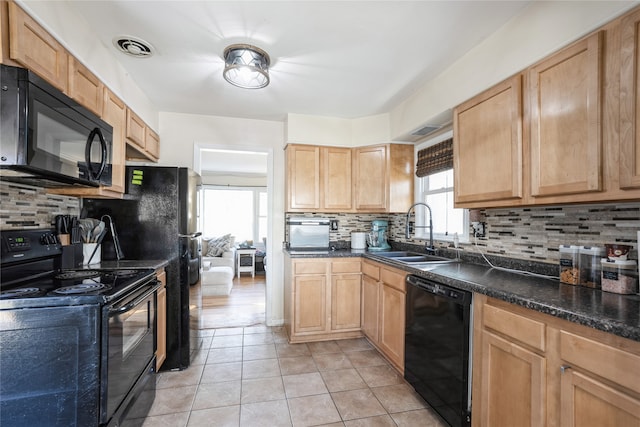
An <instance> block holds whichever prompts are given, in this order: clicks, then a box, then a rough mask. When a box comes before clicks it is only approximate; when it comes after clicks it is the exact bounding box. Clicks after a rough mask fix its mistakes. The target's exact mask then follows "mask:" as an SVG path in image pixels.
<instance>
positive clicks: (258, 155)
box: [194, 145, 273, 329]
mask: <svg viewBox="0 0 640 427" xmlns="http://www.w3.org/2000/svg"><path fill="white" fill-rule="evenodd" d="M196 154H197V158H196V160H198V161H197V162H194V164H198V165H200V174H201V176H202V183H203V185H202V188H201V191H200V195H199V199H200V203H199V204H200V208H199V222H200V225H201V227H200V229H201V230H202V231H203V236H204V237H209V238H211V237H219V236H222V235H225V234H231V235H232V236H233V237H234V245H235V246H245V247H251V248H255V250H256V252H255V255H256V256H255V270H254V272H253V274H249V273H247V272H242V273H241V274H240V275H238V273H237V262H236V266H235V267H234V273H235V274H234V276H233V286H232V288H231V291H230V293H229V294H227V295H216V296H206V297H205V296H203V298H202V316H201V326H200V327H201V329H212V328H226V327H247V326H254V325H258V324H266V319H267V314H268V313H267V310H268V304H267V300H268V295H269V293H268V288H269V283H270V274H269V269H268V268H264V264H265V263H268V253H269V242H270V240H271V239H270V238H269V236H270V235H271V230H272V226H271V223H272V219H271V217H270V215H269V212H270V209H271V197H270V191H271V186H270V185H269V183H270V182H272V180H273V178H272V176H271V174H270V169H271V168H269V167H268V165H269V164H270V162H272V153H271V150H270V149H249V148H248V149H240V148H233V149H232V148H229V147H221V146H211V145H207V146H202V145H200V146H199V147H198V148H197V149H196Z"/></svg>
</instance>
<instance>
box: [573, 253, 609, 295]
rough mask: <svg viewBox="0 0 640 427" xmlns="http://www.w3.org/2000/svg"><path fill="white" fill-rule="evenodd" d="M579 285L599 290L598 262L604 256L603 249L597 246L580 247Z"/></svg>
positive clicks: (599, 274)
mask: <svg viewBox="0 0 640 427" xmlns="http://www.w3.org/2000/svg"><path fill="white" fill-rule="evenodd" d="M579 253H580V285H582V286H586V287H588V288H598V289H600V283H601V282H600V279H601V268H602V267H601V265H600V260H601V259H602V257H604V256H605V253H606V251H605V249H604V248H599V247H597V246H580V250H579Z"/></svg>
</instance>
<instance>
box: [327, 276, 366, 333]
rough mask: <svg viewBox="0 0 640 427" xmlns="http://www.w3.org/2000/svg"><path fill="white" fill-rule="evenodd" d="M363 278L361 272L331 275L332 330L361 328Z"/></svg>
mask: <svg viewBox="0 0 640 427" xmlns="http://www.w3.org/2000/svg"><path fill="white" fill-rule="evenodd" d="M360 289H361V279H360V275H359V274H338V275H333V276H332V277H331V330H332V331H339V330H344V329H356V330H357V329H360V305H361V298H362V295H361V291H360Z"/></svg>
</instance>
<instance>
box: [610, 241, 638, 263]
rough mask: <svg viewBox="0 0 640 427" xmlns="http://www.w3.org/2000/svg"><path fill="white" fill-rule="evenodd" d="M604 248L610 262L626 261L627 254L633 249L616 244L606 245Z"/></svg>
mask: <svg viewBox="0 0 640 427" xmlns="http://www.w3.org/2000/svg"><path fill="white" fill-rule="evenodd" d="M604 247H605V248H606V249H607V258H609V260H610V261H615V260H626V259H627V256H628V255H629V252H630V251H631V249H633V246H630V245H619V244H616V243H607V244H605V245H604Z"/></svg>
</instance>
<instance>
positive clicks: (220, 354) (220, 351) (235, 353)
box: [207, 347, 242, 363]
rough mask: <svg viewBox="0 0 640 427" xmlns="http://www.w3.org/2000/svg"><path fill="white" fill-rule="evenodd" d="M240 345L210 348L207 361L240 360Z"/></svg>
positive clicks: (224, 361)
mask: <svg viewBox="0 0 640 427" xmlns="http://www.w3.org/2000/svg"><path fill="white" fill-rule="evenodd" d="M241 361H242V347H228V348H212V349H211V350H209V357H207V363H226V362H241Z"/></svg>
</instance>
